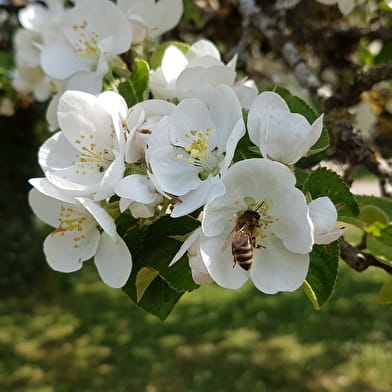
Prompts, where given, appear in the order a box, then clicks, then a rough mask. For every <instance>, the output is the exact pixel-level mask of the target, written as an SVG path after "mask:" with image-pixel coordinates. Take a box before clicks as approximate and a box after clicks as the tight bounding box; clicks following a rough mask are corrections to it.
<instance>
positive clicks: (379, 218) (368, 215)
mask: <svg viewBox="0 0 392 392" xmlns="http://www.w3.org/2000/svg"><path fill="white" fill-rule="evenodd" d="M359 218H360V219H361V220H362V221H363V222H364V223H365V224H366V225H372V224H373V223H375V222H380V223H381V224H382V225H383V226H388V223H389V221H388V215H387V214H386V213H385V212H384V211H383V210H382V209H381V208H378V207H376V206H373V205H365V206H363V207H361V208H360V213H359Z"/></svg>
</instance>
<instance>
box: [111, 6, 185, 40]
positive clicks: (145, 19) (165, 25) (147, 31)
mask: <svg viewBox="0 0 392 392" xmlns="http://www.w3.org/2000/svg"><path fill="white" fill-rule="evenodd" d="M117 6H118V7H119V8H120V9H121V10H122V11H123V12H124V13H125V15H126V16H127V18H128V20H129V22H130V24H131V27H132V35H133V39H132V43H133V44H139V43H141V42H142V41H144V40H145V39H146V38H155V37H158V36H159V35H162V34H163V33H165V32H166V31H168V30H171V29H172V28H173V27H174V26H176V25H177V23H178V22H179V21H180V18H181V15H182V12H183V2H182V0H158V1H155V0H118V1H117Z"/></svg>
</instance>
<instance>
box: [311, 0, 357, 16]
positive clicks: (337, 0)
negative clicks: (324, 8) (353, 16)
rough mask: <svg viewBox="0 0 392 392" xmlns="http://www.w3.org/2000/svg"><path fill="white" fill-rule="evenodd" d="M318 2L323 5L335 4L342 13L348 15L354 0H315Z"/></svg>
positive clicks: (353, 5) (352, 7)
mask: <svg viewBox="0 0 392 392" xmlns="http://www.w3.org/2000/svg"><path fill="white" fill-rule="evenodd" d="M316 1H317V2H318V3H321V4H325V5H334V4H337V6H338V8H339V10H340V12H341V13H342V14H343V15H348V14H349V13H350V12H351V11H352V10H353V9H354V7H355V0H316Z"/></svg>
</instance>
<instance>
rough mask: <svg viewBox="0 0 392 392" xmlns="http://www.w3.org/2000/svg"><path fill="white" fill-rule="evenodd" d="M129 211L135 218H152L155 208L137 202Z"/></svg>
mask: <svg viewBox="0 0 392 392" xmlns="http://www.w3.org/2000/svg"><path fill="white" fill-rule="evenodd" d="M129 210H130V211H131V214H132V216H133V217H134V218H136V219H137V218H151V217H152V216H154V207H151V206H149V205H146V204H143V203H139V202H137V201H133V202H132V203H131V204H130V206H129Z"/></svg>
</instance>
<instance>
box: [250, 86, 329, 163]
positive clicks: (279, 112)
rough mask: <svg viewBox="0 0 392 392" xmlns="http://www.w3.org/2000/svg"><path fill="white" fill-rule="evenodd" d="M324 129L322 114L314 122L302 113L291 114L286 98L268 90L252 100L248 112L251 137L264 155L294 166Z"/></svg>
mask: <svg viewBox="0 0 392 392" xmlns="http://www.w3.org/2000/svg"><path fill="white" fill-rule="evenodd" d="M322 129H323V115H321V116H320V117H318V118H317V119H316V120H315V121H314V123H313V124H309V122H308V120H307V119H306V118H305V117H304V116H302V115H301V114H299V113H291V112H290V109H289V107H288V106H287V104H286V102H285V100H284V99H283V98H282V97H281V96H280V95H278V94H276V93H274V92H271V91H266V92H263V93H261V94H260V95H259V96H258V97H257V98H256V99H255V101H254V102H253V104H252V106H251V107H250V109H249V113H248V132H249V137H250V140H251V141H252V142H253V143H254V144H256V145H257V146H258V147H259V148H260V150H261V153H262V154H263V157H264V158H269V159H272V160H274V161H279V162H282V163H285V164H287V165H293V164H294V163H296V162H297V161H298V160H299V159H300V158H302V157H303V156H304V155H305V154H306V153H307V152H308V151H309V149H310V147H312V145H313V144H314V143H315V142H316V141H317V140H318V139H319V137H320V135H321V131H322Z"/></svg>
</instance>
